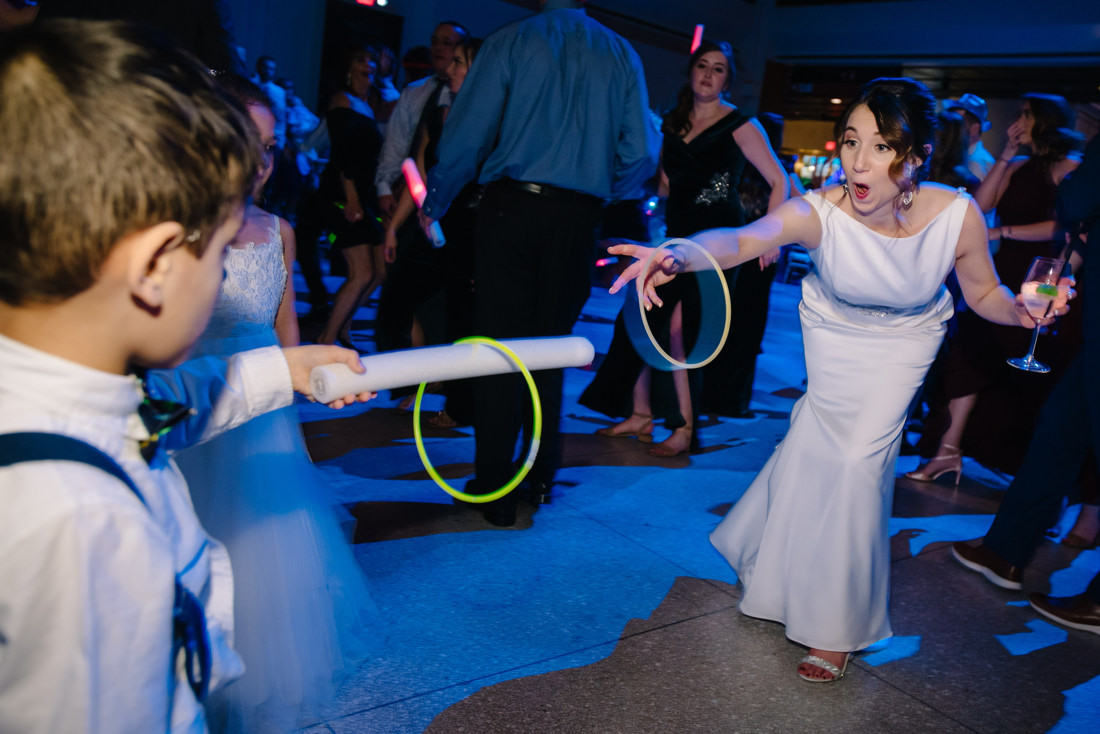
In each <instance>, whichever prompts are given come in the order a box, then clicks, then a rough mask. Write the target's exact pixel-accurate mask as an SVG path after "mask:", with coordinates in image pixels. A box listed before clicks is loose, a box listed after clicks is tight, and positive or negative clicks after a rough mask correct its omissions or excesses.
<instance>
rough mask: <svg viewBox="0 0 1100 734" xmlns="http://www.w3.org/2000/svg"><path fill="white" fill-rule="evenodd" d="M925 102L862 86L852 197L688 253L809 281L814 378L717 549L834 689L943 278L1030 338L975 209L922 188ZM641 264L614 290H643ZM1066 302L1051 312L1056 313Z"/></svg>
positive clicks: (886, 512)
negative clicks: (774, 260) (775, 269)
mask: <svg viewBox="0 0 1100 734" xmlns="http://www.w3.org/2000/svg"><path fill="white" fill-rule="evenodd" d="M934 113H935V100H934V99H933V98H932V96H931V95H930V94H929V92H928V90H927V88H925V87H924V85H922V84H920V83H919V82H915V81H912V80H910V79H876V80H874V81H872V82H870V83H869V84H868V85H866V86H865V87H864V89H863V91H862V93H861V95H860V97H859V98H858V99H857V100H856V101H855V102H853V103H852V105H851V106H850V107H849V108H848V111H847V113H846V114H845V117H844V118H843V119H842V120H841V124H840V125H839V126H838V130H839V131H840V139H839V140H838V141H837V144H838V145H839V146H840V161H841V165H842V167H843V169H844V173H845V176H846V183H845V184H843V185H838V186H829V187H826V188H824V189H820V190H817V191H812V192H810V193H809V194H807V195H806V196H804V197H802V198H799V199H792V200H791V201H788V202H786V203H785V204H783V206H781V207H780V208H779V209H777V210H776V211H775V212H774V213H772V214H769V215H768V216H766V217H764V218H763V219H760V220H757V221H756V222H754V223H753V224H750V225H748V226H747V227H743V228H740V229H715V230H708V231H705V232H701V233H699V234H697V235H695V236H694V237H693V238H692V239H693V240H694V241H695V242H696V243H698V244H700V245H702V246H703V247H704V248H706V249H707V250H708V251H709V252H710V253H711V254H712V255H714V256H715V257H716V258H717V260H718V262H719V264H720V265H721V267H723V268H729V267H733V266H734V265H737V264H739V263H742V262H745V261H747V260H751V259H753V258H755V257H758V256H759V255H761V254H763V253H765V252H767V251H768V250H770V249H772V248H774V247H777V246H780V245H784V244H787V243H790V242H795V243H798V244H801V245H802V246H803V247H805V248H806V249H807V250H809V252H810V256H811V258H812V259H813V261H814V265H815V272H814V273H811V274H810V275H809V276H807V277H806V278H805V279H803V281H802V302H801V304H800V305H799V311H800V316H801V320H802V332H803V341H804V346H805V351H806V366H807V372H808V379H807V387H806V394H805V395H804V396H803V397H802V398H801V399H800V400H799V401H798V402H797V404H796V405H795V406H794V409H793V410H792V412H791V425H790V429H789V431H788V433H787V435H786V437H785V438H784V439H783V441H782V443H780V445H779V446H778V447H777V448H776V450H775V452H774V453H773V455H772V456H771V458H770V459H769V461H768V462H767V464H766V465H765V466H764V468H763V470H762V471H761V472H760V474H759V476H757V478H756V480H755V481H754V482H753V483H752V485H751V486H750V487H749V489H748V490H747V491H746V492H745V494H744V496H743V497H742V498H741V499H740V501H738V503H737V504H736V505H735V506H734V507H733V509H732V510H731V511H730V513H729V514H728V515H727V516H726V518H725V519H724V520H723V521H722V522H721V523H720V524H719V525H718V527H717V528H716V529H715V530H714V532H713V533H712V534H711V542H712V543H713V544H714V546H715V548H717V549H718V551H719V552H720V553H722V555H723V556H725V558H726V559H727V560H728V561H729V563H730V565H731V566H733V568H734V570H735V571H737V574H738V576H739V577H740V580H741V583H742V586H743V596H742V599H741V603H740V609H741V611H742V612H743V613H744V614H746V615H749V616H753V617H760V618H764V619H770V620H774V621H776V622H780V623H782V624H784V625H786V633H787V636H788V637H789V638H790V639H792V640H794V641H795V642H798V643H801V644H802V645H804V646H806V647H808V648H810V654H809V655H807V656H806V657H804V658H803V659H802V660H801V661H800V663H799V667H798V673H799V675H800V676H802V677H803V678H805V679H806V680H810V681H814V682H825V681H832V680H836V679H838V678H840V676H841V675H843V673H844V670H845V667H846V665H847V663H848V659H849V657H850V653H851V652H853V651H856V650H860V649H863V648H865V647H867V646H868V645H870V644H872V643H874V642H876V641H878V640H881V639H883V638H886V637H889V636H890V634H891V631H890V622H889V617H888V613H887V597H888V589H889V574H890V546H889V538H888V536H887V528H888V520H889V518H890V512H891V505H892V501H893V487H894V461H895V459H896V458H897V455H898V449H899V446H900V442H901V437H902V427H903V424H904V420H905V416H906V412H907V409H908V406H909V403H910V400H911V399H912V397H913V395H914V393H915V392H916V390H917V388H918V387H919V386H920V385H921V383H922V381H923V379H924V375H925V372H926V371H927V370H928V367H929V366H930V365H931V363H932V360H933V358H934V357H935V355H936V351H937V349H938V348H939V344H940V341H941V339H942V337H943V332H944V322H945V321H946V320H947V319H948V318H949V317H950V316H951V313H952V303H951V297H950V295H949V294H948V293H947V291H946V289H945V288H944V279H945V277H946V276H947V274H948V273H949V272H950V271H951V269H952V267H954V268H955V272H956V274H957V276H958V280H959V283H960V285H961V286H962V290H963V293H964V295H965V296H966V300H967V303H969V304H970V305H971V308H972V309H973V310H974V311H975V312H976V313H978V314H979V315H981V316H982V317H983V318H986V319H988V320H990V321H994V322H997V323H1001V324H1019V325H1021V326H1025V327H1031V326H1033V325H1034V322H1033V321H1032V320H1031V319H1030V318H1029V317H1028V316H1027V314H1026V312H1025V311H1024V310H1023V307H1022V305H1020V304H1018V303H1017V299H1016V298H1015V297H1014V295H1013V293H1012V292H1011V291H1010V290H1008V289H1007V288H1006V287H1004V286H1002V285H1001V284H1000V282H999V280H998V278H997V274H996V272H995V271H994V269H993V265H992V262H991V261H990V258H989V249H988V246H987V243H988V238H987V234H986V228H985V221H984V219H983V217H982V214H981V211H980V210H979V209H978V207H977V206H976V205H975V204H974V203H973V201H972V200H971V199H970V197H969V196H968V195H967V194H966V193H964V192H963V191H961V190H960V191H958V192H956V191H955V190H953V189H949V188H946V187H943V186H939V185H936V184H925V185H923V186H921V185H920V181H921V180H922V179H923V178H925V176H926V174H927V170H928V162H929V160H930V158H931V153H932V144H933V141H934V130H935V127H934V126H935V121H934ZM610 251H611V252H613V253H616V254H628V255H633V256H634V257H636V258H639V262H636V263H635V264H634V265H633V266H631V268H629V269H628V270H626V271H625V272H624V273H623V276H622V277H621V278H620V279H619V280H618V281H616V283H615V285H614V286H613V288H612V292H615V291H617V290H618V289H619V288H621V287H622V286H623V285H624V284H625V283H626V282H627V281H629V280H631V279H632V278H634V277H637V276H638V275H639V274H640V273H641V270H642V269H643V267H644V262H645V260H646V258H647V257H648V256H649V254H650V253H651V252H652V251H651V250H649V249H648V248H644V247H638V246H634V245H622V246H619V247H617V248H611V250H610ZM705 267H708V266H707V265H706V263H705V262H704V261H703V260H702V258H701V257H698V256H696V257H692V248H682V249H676V248H670V250H668V251H667V252H664V253H661V256H660V257H659V258H655V259H654V264H653V265H652V266H651V268H650V272H649V274H648V276H647V278H648V281H647V283H646V287H645V295H644V298H645V300H646V302H647V303H652V304H655V305H660V303H659V300H658V299H657V298H656V294H655V292H654V290H653V287H654V286H655V285H657V284H660V283H662V282H666V281H667V280H669V279H670V278H671V277H674V275H675V273H677V272H681V271H683V270H698V269H703V268H705ZM1065 308H1066V307H1065V303H1064V301H1063V302H1061V303H1058V304H1057V309H1056V311H1057V312H1058V313H1062V312H1064V310H1065Z"/></svg>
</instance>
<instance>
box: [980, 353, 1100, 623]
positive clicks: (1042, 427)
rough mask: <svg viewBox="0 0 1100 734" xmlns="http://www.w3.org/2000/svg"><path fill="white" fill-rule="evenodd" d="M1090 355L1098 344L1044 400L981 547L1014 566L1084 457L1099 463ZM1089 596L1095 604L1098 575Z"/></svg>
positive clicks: (1097, 387)
mask: <svg viewBox="0 0 1100 734" xmlns="http://www.w3.org/2000/svg"><path fill="white" fill-rule="evenodd" d="M1090 349H1091V350H1092V351H1093V352H1097V351H1100V343H1096V344H1086V345H1085V346H1084V348H1083V349H1081V351H1079V352H1078V354H1077V357H1076V359H1074V361H1073V362H1072V363H1071V364H1070V366H1069V367H1068V368H1067V369H1066V372H1065V374H1064V375H1063V376H1062V379H1061V380H1059V381H1058V384H1057V385H1056V386H1055V387H1054V389H1053V391H1052V392H1051V393H1050V397H1048V398H1047V401H1046V404H1045V405H1044V406H1043V409H1042V412H1041V413H1040V414H1039V421H1038V423H1037V424H1036V425H1035V432H1034V434H1033V435H1032V438H1031V444H1030V445H1029V446H1028V449H1027V453H1026V454H1025V456H1024V461H1023V464H1021V465H1020V471H1019V472H1018V473H1017V474H1016V477H1015V478H1014V479H1013V481H1012V484H1010V485H1009V487H1008V489H1007V490H1006V491H1005V496H1004V499H1003V500H1002V501H1001V506H1000V508H999V509H998V510H997V516H996V518H995V519H994V520H993V525H992V527H990V529H989V532H988V533H987V534H986V536H985V540H984V541H983V542H984V543H985V544H986V545H987V546H988V547H989V548H990V549H991V550H993V551H994V552H995V553H997V555H999V556H1001V557H1002V558H1004V559H1005V560H1006V561H1008V562H1009V563H1011V564H1012V565H1014V566H1020V567H1023V566H1026V565H1027V563H1028V562H1029V561H1030V560H1031V557H1032V555H1033V554H1034V553H1035V549H1036V548H1037V547H1038V546H1039V543H1040V542H1041V541H1042V539H1043V533H1044V532H1045V531H1046V529H1047V528H1048V527H1050V526H1051V524H1052V523H1053V522H1054V521H1055V520H1057V518H1058V512H1059V511H1060V510H1061V507H1062V499H1063V498H1064V497H1065V494H1066V492H1067V490H1068V488H1069V487H1070V486H1071V485H1072V483H1073V480H1074V479H1076V478H1077V475H1078V473H1079V472H1080V470H1081V466H1082V464H1083V462H1084V460H1085V457H1086V456H1088V455H1089V454H1090V453H1091V454H1092V455H1093V456H1094V457H1096V458H1097V459H1098V460H1100V383H1098V382H1097V379H1096V373H1095V372H1094V371H1091V372H1090V364H1091V365H1095V364H1096V361H1092V362H1091V363H1090V360H1089V359H1088V356H1089V355H1088V351H1089V350H1090ZM1092 369H1093V370H1095V367H1093V368H1092ZM1088 593H1089V596H1090V597H1091V598H1092V599H1093V601H1095V602H1097V603H1098V604H1100V575H1098V576H1097V577H1096V578H1095V579H1093V581H1092V583H1091V584H1090V585H1089V590H1088Z"/></svg>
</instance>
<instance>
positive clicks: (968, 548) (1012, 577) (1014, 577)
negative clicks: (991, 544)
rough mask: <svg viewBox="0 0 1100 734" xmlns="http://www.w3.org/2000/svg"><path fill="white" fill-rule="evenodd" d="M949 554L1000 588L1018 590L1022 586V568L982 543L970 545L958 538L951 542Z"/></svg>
mask: <svg viewBox="0 0 1100 734" xmlns="http://www.w3.org/2000/svg"><path fill="white" fill-rule="evenodd" d="M951 555H953V556H955V560H956V561H958V562H959V563H961V564H962V565H964V566H966V567H967V568H969V569H970V570H971V571H977V572H978V573H980V574H981V575H982V576H985V577H986V578H987V579H988V580H989V581H990V582H992V583H994V584H996V585H997V586H1000V587H1001V588H1002V589H1011V590H1012V591H1019V590H1020V589H1022V588H1024V585H1023V583H1022V582H1023V580H1024V569H1022V568H1020V567H1019V566H1013V565H1012V564H1011V563H1009V562H1008V561H1006V560H1005V559H1003V558H1001V557H1000V556H999V555H997V554H996V553H994V552H993V551H991V550H990V549H989V548H988V547H987V546H986V545H985V544H984V543H978V544H977V545H970V544H969V543H964V542H963V541H961V540H960V541H958V542H956V543H952V544H951Z"/></svg>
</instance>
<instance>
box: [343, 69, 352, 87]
mask: <svg viewBox="0 0 1100 734" xmlns="http://www.w3.org/2000/svg"><path fill="white" fill-rule="evenodd" d="M344 83H345V84H346V85H347V87H348V89H351V72H350V71H349V72H348V78H347V79H346V80H345V81H344Z"/></svg>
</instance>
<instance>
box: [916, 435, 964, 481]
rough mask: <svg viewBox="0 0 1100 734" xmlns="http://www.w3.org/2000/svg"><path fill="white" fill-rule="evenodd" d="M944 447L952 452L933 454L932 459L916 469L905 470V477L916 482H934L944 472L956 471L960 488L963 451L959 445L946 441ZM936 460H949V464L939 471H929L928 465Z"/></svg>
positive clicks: (956, 478)
mask: <svg viewBox="0 0 1100 734" xmlns="http://www.w3.org/2000/svg"><path fill="white" fill-rule="evenodd" d="M943 448H944V450H945V451H950V452H952V453H949V454H943V455H941V456H933V457H932V458H931V459H929V460H928V461H926V462H924V464H922V465H921V466H919V467H917V469H916V470H915V471H910V472H905V478H906V479H912V480H913V481H914V482H934V481H936V480H937V479H939V478H940V477H942V476H943V475H944V474H949V473H951V472H954V473H955V489H958V488H959V481H960V480H961V479H962V474H963V462H962V452H961V451H959V447H958V446H952V445H951V444H949V443H945V444H944V445H943ZM936 462H947V464H946V465H944V466H943V468H941V469H939V471H929V470H928V467H930V466H932V465H933V464H935V463H936Z"/></svg>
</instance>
